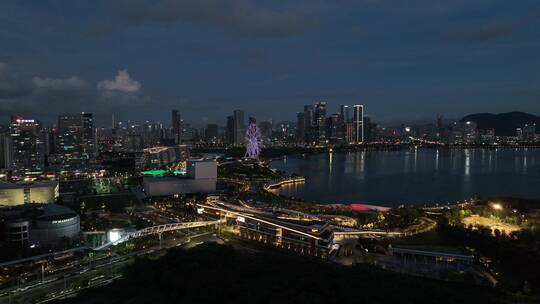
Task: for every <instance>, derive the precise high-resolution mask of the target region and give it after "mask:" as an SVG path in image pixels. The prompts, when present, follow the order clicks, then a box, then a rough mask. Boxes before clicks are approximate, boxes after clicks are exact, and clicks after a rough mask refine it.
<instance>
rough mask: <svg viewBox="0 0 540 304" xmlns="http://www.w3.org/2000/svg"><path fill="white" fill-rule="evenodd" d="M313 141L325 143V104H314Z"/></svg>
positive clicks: (322, 102)
mask: <svg viewBox="0 0 540 304" xmlns="http://www.w3.org/2000/svg"><path fill="white" fill-rule="evenodd" d="M315 139H316V140H317V142H318V143H319V144H324V143H326V140H327V136H326V102H324V101H320V102H317V103H316V104H315Z"/></svg>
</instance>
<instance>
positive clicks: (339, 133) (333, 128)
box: [326, 113, 345, 144]
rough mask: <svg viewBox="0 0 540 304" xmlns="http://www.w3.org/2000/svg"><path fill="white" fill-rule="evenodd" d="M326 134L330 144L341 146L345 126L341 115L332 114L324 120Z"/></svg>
mask: <svg viewBox="0 0 540 304" xmlns="http://www.w3.org/2000/svg"><path fill="white" fill-rule="evenodd" d="M326 134H327V137H328V141H329V142H330V143H332V144H341V143H343V142H344V140H345V126H344V123H343V117H342V116H341V113H335V114H332V116H330V117H328V118H327V119H326Z"/></svg>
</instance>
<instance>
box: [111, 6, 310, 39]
mask: <svg viewBox="0 0 540 304" xmlns="http://www.w3.org/2000/svg"><path fill="white" fill-rule="evenodd" d="M115 7H116V11H117V12H118V13H119V14H121V15H122V16H124V17H125V18H127V20H128V21H129V22H131V23H134V24H152V23H157V24H170V23H189V24H196V25H206V26H209V27H213V28H217V29H220V30H225V31H228V32H233V33H238V34H242V35H247V36H250V37H254V38H272V37H284V36H290V35H294V34H298V33H301V32H303V31H304V30H305V29H306V28H307V27H309V26H311V25H313V24H314V22H313V20H309V19H308V18H306V17H305V15H304V14H302V13H299V12H298V11H293V10H292V9H281V10H276V9H272V8H269V7H262V6H261V5H260V4H259V5H256V4H255V3H254V2H253V1H247V0H227V1H223V0H161V1H155V2H153V1H144V0H142V1H134V0H130V1H119V2H117V3H116V6H115Z"/></svg>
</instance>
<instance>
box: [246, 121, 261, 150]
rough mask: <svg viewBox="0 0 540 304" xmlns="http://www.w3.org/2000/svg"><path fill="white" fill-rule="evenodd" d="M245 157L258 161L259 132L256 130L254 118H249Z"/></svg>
mask: <svg viewBox="0 0 540 304" xmlns="http://www.w3.org/2000/svg"><path fill="white" fill-rule="evenodd" d="M245 141H246V155H245V156H244V157H247V158H253V159H259V153H261V132H259V128H257V123H256V120H255V118H253V117H250V118H249V125H248V127H247V130H246V138H245Z"/></svg>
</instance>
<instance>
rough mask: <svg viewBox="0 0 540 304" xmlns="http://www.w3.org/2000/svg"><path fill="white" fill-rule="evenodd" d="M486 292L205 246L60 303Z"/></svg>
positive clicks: (440, 296) (366, 298) (488, 293)
mask: <svg viewBox="0 0 540 304" xmlns="http://www.w3.org/2000/svg"><path fill="white" fill-rule="evenodd" d="M498 302H499V300H498V294H497V292H496V291H493V290H491V289H485V288H482V287H475V286H467V285H461V284H452V283H444V282H438V281H431V280H427V279H422V278H417V277H410V276H407V275H403V274H397V273H393V272H388V271H384V270H381V269H379V268H375V267H371V266H366V265H362V266H354V267H341V266H336V265H334V264H329V263H326V262H323V261H319V260H311V259H308V258H306V257H297V256H288V255H278V254H275V253H274V254H271V253H260V254H253V253H247V252H243V251H237V250H234V249H232V248H231V247H226V246H222V245H216V244H204V245H200V246H198V247H196V248H193V249H191V250H187V251H186V250H183V249H174V250H170V251H169V252H168V253H167V254H166V255H165V256H164V257H162V258H160V259H158V260H148V259H139V260H136V261H135V262H134V263H133V264H131V265H130V266H128V267H127V269H126V270H125V273H124V277H123V278H122V279H120V280H119V281H117V282H115V283H113V284H111V285H109V286H107V287H104V288H100V289H95V290H87V291H83V292H82V294H81V295H80V296H79V297H77V298H75V299H70V300H65V301H62V303H133V304H137V303H310V304H316V303H325V304H326V303H415V304H419V303H430V304H431V303H498Z"/></svg>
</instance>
